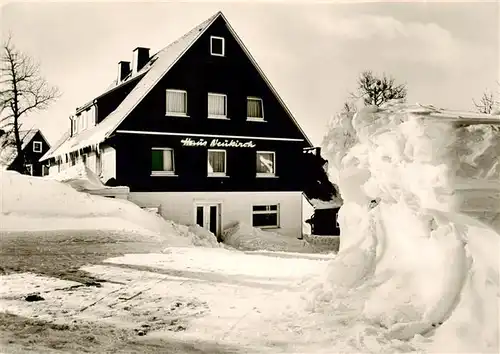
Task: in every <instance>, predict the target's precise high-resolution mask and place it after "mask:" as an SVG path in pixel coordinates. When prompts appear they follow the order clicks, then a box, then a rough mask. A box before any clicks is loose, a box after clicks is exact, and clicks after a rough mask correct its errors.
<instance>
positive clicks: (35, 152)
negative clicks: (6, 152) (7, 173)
mask: <svg viewBox="0 0 500 354" xmlns="http://www.w3.org/2000/svg"><path fill="white" fill-rule="evenodd" d="M19 135H20V136H21V140H22V150H23V155H24V161H22V162H20V165H23V166H24V170H25V172H24V173H26V174H30V175H32V176H45V175H47V174H48V167H47V163H42V162H40V161H39V160H40V158H41V157H42V156H43V155H44V154H45V153H47V151H48V150H49V149H50V145H49V143H48V141H47V139H45V137H44V136H43V134H42V133H41V131H40V130H38V129H33V130H30V131H20V132H19ZM11 147H12V149H13V150H14V148H13V146H11ZM13 153H14V156H15V157H14V156H13V157H14V158H13V159H11V161H10V162H9V163H8V167H7V169H8V170H10V169H12V168H13V166H16V165H17V163H18V162H19V160H20V159H22V158H23V157H22V156H19V155H17V153H15V151H13Z"/></svg>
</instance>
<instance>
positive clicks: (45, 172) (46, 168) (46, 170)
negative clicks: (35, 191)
mask: <svg viewBox="0 0 500 354" xmlns="http://www.w3.org/2000/svg"><path fill="white" fill-rule="evenodd" d="M48 175H49V166H47V165H42V176H48Z"/></svg>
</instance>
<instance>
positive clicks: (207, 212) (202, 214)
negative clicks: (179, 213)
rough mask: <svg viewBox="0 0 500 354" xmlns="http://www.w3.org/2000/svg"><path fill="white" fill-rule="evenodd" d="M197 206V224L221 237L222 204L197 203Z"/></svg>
mask: <svg viewBox="0 0 500 354" xmlns="http://www.w3.org/2000/svg"><path fill="white" fill-rule="evenodd" d="M195 206H196V209H195V212H196V214H195V217H196V224H197V225H200V226H201V227H203V228H204V229H207V230H209V231H210V232H212V233H213V234H214V235H216V236H219V233H220V220H221V215H220V210H221V208H220V204H213V203H196V204H195Z"/></svg>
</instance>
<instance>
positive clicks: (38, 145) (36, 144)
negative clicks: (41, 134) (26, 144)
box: [33, 141, 42, 152]
mask: <svg viewBox="0 0 500 354" xmlns="http://www.w3.org/2000/svg"><path fill="white" fill-rule="evenodd" d="M33 152H42V142H41V141H34V142H33Z"/></svg>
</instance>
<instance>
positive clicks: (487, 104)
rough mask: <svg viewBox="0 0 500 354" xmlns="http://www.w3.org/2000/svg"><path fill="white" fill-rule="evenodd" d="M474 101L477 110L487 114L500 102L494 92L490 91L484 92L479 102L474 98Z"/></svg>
mask: <svg viewBox="0 0 500 354" xmlns="http://www.w3.org/2000/svg"><path fill="white" fill-rule="evenodd" d="M472 102H473V103H474V106H476V110H477V111H478V112H480V113H486V114H490V113H491V112H492V111H493V108H495V106H496V105H497V104H498V102H497V101H496V100H495V96H494V95H493V93H492V92H488V91H486V92H484V93H483V95H482V96H481V98H480V99H479V102H477V101H476V100H475V99H472Z"/></svg>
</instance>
